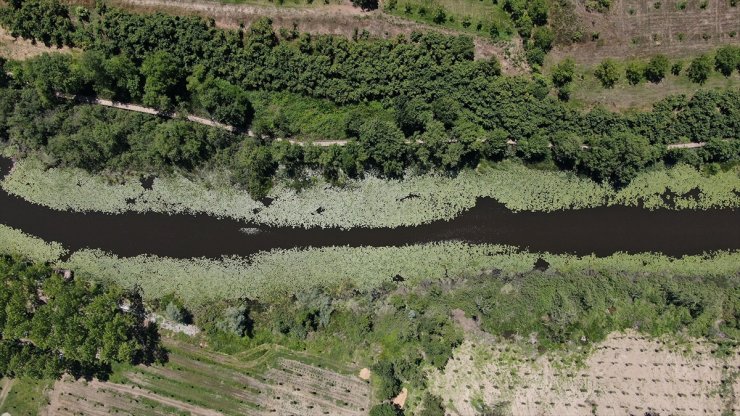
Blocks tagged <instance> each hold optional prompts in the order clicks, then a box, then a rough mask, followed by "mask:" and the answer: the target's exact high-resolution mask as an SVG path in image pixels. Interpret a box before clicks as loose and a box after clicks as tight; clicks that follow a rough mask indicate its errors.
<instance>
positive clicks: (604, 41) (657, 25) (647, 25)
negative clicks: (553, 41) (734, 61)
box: [553, 0, 740, 65]
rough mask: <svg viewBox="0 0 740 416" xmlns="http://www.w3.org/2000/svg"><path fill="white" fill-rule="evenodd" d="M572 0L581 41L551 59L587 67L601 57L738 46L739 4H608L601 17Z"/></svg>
mask: <svg viewBox="0 0 740 416" xmlns="http://www.w3.org/2000/svg"><path fill="white" fill-rule="evenodd" d="M574 1H576V7H575V10H576V13H577V14H578V20H579V21H580V24H581V32H582V34H583V40H582V42H580V43H577V44H574V45H572V46H570V47H566V48H559V49H556V50H555V51H554V52H553V54H554V56H555V58H556V60H559V58H563V57H565V56H572V57H574V58H575V59H576V61H577V62H579V63H581V64H588V65H593V64H595V63H598V62H599V61H601V60H602V59H603V58H605V57H616V58H627V57H646V56H653V55H656V54H659V53H661V54H665V55H668V56H672V57H689V56H695V55H698V54H700V53H702V52H706V51H708V50H712V49H714V48H716V47H717V46H718V45H722V44H728V43H734V44H738V43H740V5H738V6H731V5H730V0H614V1H612V5H611V8H610V10H609V12H607V13H605V14H602V13H598V12H589V11H587V10H586V7H585V5H584V3H583V1H582V0H574Z"/></svg>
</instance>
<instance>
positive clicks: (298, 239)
mask: <svg viewBox="0 0 740 416" xmlns="http://www.w3.org/2000/svg"><path fill="white" fill-rule="evenodd" d="M9 168H10V161H9V160H8V159H0V178H2V176H4V175H5V174H6V173H7V171H8V169H9ZM0 223H1V224H5V225H8V226H10V227H13V228H16V229H20V230H23V231H24V232H26V233H28V234H31V235H33V236H36V237H40V238H42V239H44V240H47V241H57V242H60V243H62V244H63V245H64V246H65V248H67V249H69V250H71V251H76V250H79V249H82V248H99V249H102V250H105V251H109V252H112V253H114V254H117V255H119V256H135V255H139V254H156V255H160V256H169V257H176V258H189V257H209V258H218V257H221V256H223V255H242V256H247V255H251V254H254V253H256V252H259V251H264V250H270V249H275V248H284V249H286V248H293V247H326V246H344V245H347V246H353V247H355V246H377V247H379V246H402V245H407V244H418V243H429V242H441V241H451V240H458V241H464V242H469V243H494V244H510V245H515V246H518V247H521V248H524V249H529V250H530V251H548V252H551V253H574V254H579V255H585V254H591V253H594V254H596V255H599V256H606V255H609V254H612V253H615V252H618V251H624V252H630V253H635V252H646V251H651V252H661V253H664V254H667V255H672V256H680V255H684V254H698V253H702V252H708V251H715V250H723V249H740V215H738V212H737V210H734V209H710V210H680V211H675V210H668V209H658V210H654V211H649V210H646V209H642V208H637V207H624V206H611V207H598V208H587V209H577V210H564V211H556V212H550V213H544V212H518V213H514V212H512V211H510V210H509V209H507V208H506V207H505V206H504V205H503V204H500V203H498V202H496V201H495V200H493V199H489V198H483V199H480V200H478V203H477V204H476V206H475V207H474V208H472V209H470V210H469V211H466V212H464V213H462V214H460V215H459V216H458V217H457V218H455V219H453V220H451V221H436V222H433V223H430V224H426V225H421V226H416V227H400V228H394V229H387V228H379V229H366V228H356V229H351V230H340V229H321V228H312V229H303V228H292V227H266V226H260V225H256V224H250V223H246V222H241V221H236V220H231V219H217V218H214V217H210V216H207V215H187V214H177V215H167V214H159V213H143V214H142V213H125V214H115V215H110V214H103V213H79V212H66V211H56V210H53V209H50V208H46V207H43V206H40V205H35V204H32V203H29V202H27V201H25V200H23V199H21V198H18V197H15V196H12V195H9V194H7V193H6V192H5V191H3V190H0ZM244 228H250V229H251V231H250V232H248V233H245V232H243V231H240V230H242V229H244ZM255 229H256V230H255Z"/></svg>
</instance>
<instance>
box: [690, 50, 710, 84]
mask: <svg viewBox="0 0 740 416" xmlns="http://www.w3.org/2000/svg"><path fill="white" fill-rule="evenodd" d="M711 71H712V62H711V60H710V59H709V56H708V55H701V56H698V57H696V58H694V59H693V60H692V61H691V64H690V65H689V67H688V69H687V70H686V76H688V77H689V79H690V80H691V82H695V83H697V84H704V83H705V82H706V81H707V78H709V73H710V72H711Z"/></svg>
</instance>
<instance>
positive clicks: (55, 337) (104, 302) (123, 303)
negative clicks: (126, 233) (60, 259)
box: [0, 256, 166, 379]
mask: <svg viewBox="0 0 740 416" xmlns="http://www.w3.org/2000/svg"><path fill="white" fill-rule="evenodd" d="M0 279H2V280H1V284H2V287H3V290H2V291H0V377H21V376H26V377H33V378H58V377H60V376H61V375H62V374H63V373H68V374H72V375H74V376H76V377H87V378H89V377H93V376H94V377H98V378H102V379H105V378H106V377H107V376H108V375H109V374H110V372H111V371H112V370H111V366H112V365H113V364H114V363H128V364H139V363H153V362H156V361H163V360H165V359H166V354H165V352H164V350H163V349H162V347H161V346H160V344H159V335H158V333H157V328H156V325H153V324H152V325H148V324H147V323H145V313H144V306H143V302H142V298H141V295H140V293H138V292H137V291H128V290H123V289H121V288H120V287H117V286H116V285H99V284H91V283H87V282H84V281H81V280H77V279H74V278H70V277H68V276H66V277H65V275H64V273H62V272H58V271H54V270H52V269H51V268H50V267H49V266H48V265H45V264H38V263H30V262H28V261H25V260H23V259H20V258H17V257H11V256H0Z"/></svg>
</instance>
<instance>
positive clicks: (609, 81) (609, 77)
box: [594, 58, 619, 88]
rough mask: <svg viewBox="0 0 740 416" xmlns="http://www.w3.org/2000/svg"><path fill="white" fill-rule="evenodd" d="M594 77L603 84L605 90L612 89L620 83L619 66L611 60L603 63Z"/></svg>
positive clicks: (597, 68)
mask: <svg viewBox="0 0 740 416" xmlns="http://www.w3.org/2000/svg"><path fill="white" fill-rule="evenodd" d="M594 76H595V77H596V79H598V80H599V81H600V82H601V85H602V86H603V87H604V88H612V87H614V84H616V83H617V81H619V72H618V71H617V64H616V63H614V61H612V60H611V59H608V58H607V59H605V60H603V61H601V63H600V64H599V66H597V67H596V70H594Z"/></svg>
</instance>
